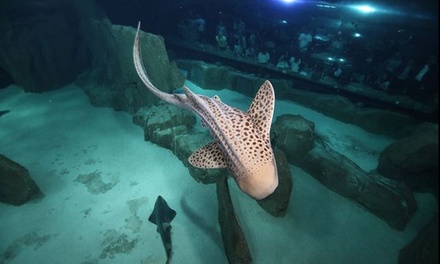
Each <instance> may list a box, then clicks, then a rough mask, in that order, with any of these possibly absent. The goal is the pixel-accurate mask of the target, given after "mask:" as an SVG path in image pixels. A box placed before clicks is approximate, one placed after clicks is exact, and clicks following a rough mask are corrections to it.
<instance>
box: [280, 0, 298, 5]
mask: <svg viewBox="0 0 440 264" xmlns="http://www.w3.org/2000/svg"><path fill="white" fill-rule="evenodd" d="M281 1H282V2H284V3H286V4H290V3H292V2H295V0H281Z"/></svg>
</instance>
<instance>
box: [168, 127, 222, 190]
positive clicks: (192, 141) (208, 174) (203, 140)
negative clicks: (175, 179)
mask: <svg viewBox="0 0 440 264" xmlns="http://www.w3.org/2000/svg"><path fill="white" fill-rule="evenodd" d="M212 140H213V139H212V137H211V136H210V135H209V133H208V132H200V133H193V134H187V135H181V136H179V137H176V138H174V141H173V147H172V149H171V150H172V151H173V153H174V154H175V155H176V156H177V157H178V158H179V159H180V161H182V163H183V164H184V165H185V166H186V167H187V168H188V170H189V173H190V174H191V176H192V177H193V178H194V179H195V180H196V181H197V182H201V183H203V184H210V183H215V182H216V181H217V180H218V178H219V177H221V176H222V175H229V174H230V173H229V171H228V170H227V169H199V168H196V167H194V166H192V165H191V164H189V162H188V158H189V156H190V155H191V154H192V153H193V152H195V151H196V150H197V149H199V148H201V147H203V146H204V145H206V144H208V143H209V142H211V141H212Z"/></svg>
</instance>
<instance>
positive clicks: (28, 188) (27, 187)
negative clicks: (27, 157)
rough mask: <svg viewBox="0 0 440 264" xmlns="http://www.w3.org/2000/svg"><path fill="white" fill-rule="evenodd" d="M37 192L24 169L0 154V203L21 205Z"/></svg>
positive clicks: (35, 186) (34, 184)
mask: <svg viewBox="0 0 440 264" xmlns="http://www.w3.org/2000/svg"><path fill="white" fill-rule="evenodd" d="M39 192H40V189H39V188H38V186H37V184H36V183H35V182H34V180H32V178H31V176H30V174H29V171H28V170H27V169H26V168H25V167H23V166H21V165H20V164H18V163H17V162H14V161H12V160H10V159H9V158H7V157H6V156H4V155H1V154H0V202H3V203H8V204H12V205H21V204H23V203H25V202H27V201H28V200H29V199H30V198H32V197H33V196H34V195H36V194H37V193H39Z"/></svg>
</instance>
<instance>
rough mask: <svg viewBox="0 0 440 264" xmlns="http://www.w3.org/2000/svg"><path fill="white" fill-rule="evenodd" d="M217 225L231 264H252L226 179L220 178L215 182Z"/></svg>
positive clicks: (224, 177)
mask: <svg viewBox="0 0 440 264" xmlns="http://www.w3.org/2000/svg"><path fill="white" fill-rule="evenodd" d="M217 200H218V223H219V225H220V230H221V233H222V239H223V246H224V248H225V253H226V256H227V258H228V262H229V263H231V264H240V263H243V264H248V263H252V257H251V253H250V251H249V246H248V244H247V242H246V237H245V235H244V233H243V230H242V228H241V225H240V222H239V221H238V218H237V216H236V215H235V211H234V205H233V204H232V199H231V196H230V193H229V186H228V178H227V177H226V176H223V177H220V178H219V180H218V181H217Z"/></svg>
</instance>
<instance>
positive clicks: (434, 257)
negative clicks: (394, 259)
mask: <svg viewBox="0 0 440 264" xmlns="http://www.w3.org/2000/svg"><path fill="white" fill-rule="evenodd" d="M398 264H438V213H437V214H436V215H435V216H434V217H433V218H432V219H431V221H430V222H429V223H428V224H427V225H426V226H424V227H423V228H422V229H421V230H420V232H419V234H418V235H417V236H416V237H415V238H414V239H413V240H412V241H411V242H410V243H409V244H408V245H406V246H405V247H404V248H402V249H401V250H400V252H399V262H398Z"/></svg>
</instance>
